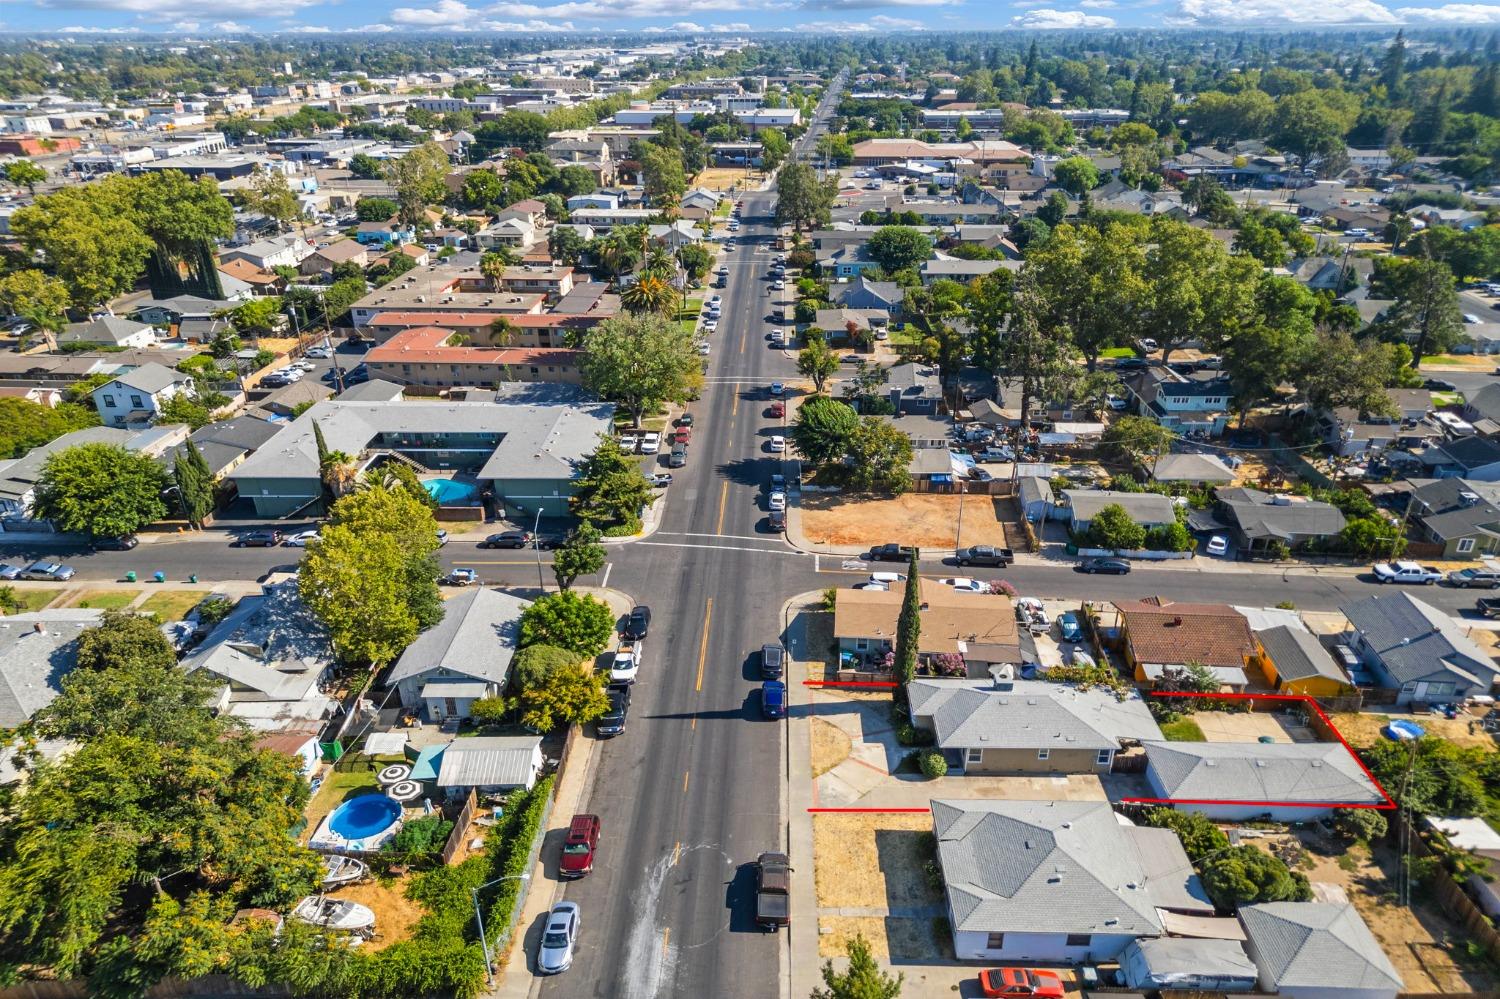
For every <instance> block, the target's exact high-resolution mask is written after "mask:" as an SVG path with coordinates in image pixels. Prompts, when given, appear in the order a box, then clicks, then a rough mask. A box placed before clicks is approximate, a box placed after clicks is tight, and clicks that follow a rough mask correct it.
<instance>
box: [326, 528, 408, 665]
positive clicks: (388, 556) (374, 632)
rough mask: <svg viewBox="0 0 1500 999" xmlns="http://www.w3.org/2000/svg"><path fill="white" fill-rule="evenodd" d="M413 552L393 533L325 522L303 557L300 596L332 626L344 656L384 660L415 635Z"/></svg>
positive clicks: (344, 659) (377, 662) (354, 661)
mask: <svg viewBox="0 0 1500 999" xmlns="http://www.w3.org/2000/svg"><path fill="white" fill-rule="evenodd" d="M408 565H409V555H408V553H407V552H406V550H405V549H404V548H403V547H402V546H401V543H400V542H399V541H398V540H397V539H396V538H395V537H394V536H393V535H390V534H384V533H375V532H371V533H359V532H358V531H356V530H355V529H353V528H351V527H349V526H347V525H342V524H339V525H327V526H325V527H324V528H323V529H322V530H321V531H320V537H319V541H318V543H317V544H316V545H313V546H310V547H309V548H308V549H307V552H306V554H304V555H303V557H302V567H301V571H300V573H299V575H298V586H299V592H300V593H301V595H302V600H303V602H304V603H306V604H307V606H308V608H309V609H310V610H311V611H312V612H313V614H315V615H316V616H317V618H318V620H320V621H322V622H323V625H324V627H326V628H327V629H328V634H329V639H330V641H331V642H332V644H333V648H334V652H335V653H336V654H337V655H338V657H339V659H340V661H342V662H345V663H350V664H358V663H373V664H375V665H377V666H378V665H383V664H385V663H389V662H391V661H393V660H394V659H395V658H396V657H397V656H399V655H400V654H401V652H402V650H403V649H405V648H406V647H407V646H408V645H410V644H411V641H412V639H414V638H416V637H417V632H418V630H419V628H418V624H417V618H416V615H415V614H414V613H413V611H412V608H411V607H410V605H409V603H408V599H407V597H408V594H407V587H406V574H407V571H408Z"/></svg>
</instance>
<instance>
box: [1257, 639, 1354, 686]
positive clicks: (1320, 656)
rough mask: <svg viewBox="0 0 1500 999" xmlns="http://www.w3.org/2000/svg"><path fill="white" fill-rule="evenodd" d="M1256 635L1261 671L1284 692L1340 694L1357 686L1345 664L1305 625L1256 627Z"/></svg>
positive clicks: (1272, 683)
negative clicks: (1335, 658)
mask: <svg viewBox="0 0 1500 999" xmlns="http://www.w3.org/2000/svg"><path fill="white" fill-rule="evenodd" d="M1255 637H1256V640H1257V641H1259V642H1260V647H1261V654H1260V667H1261V671H1262V672H1263V673H1264V674H1265V676H1266V681H1267V682H1268V683H1269V684H1270V685H1271V686H1273V687H1275V688H1276V689H1277V690H1279V691H1281V692H1282V693H1284V694H1307V695H1309V696H1311V697H1337V696H1338V695H1340V694H1347V693H1350V692H1352V691H1353V690H1354V683H1353V681H1351V680H1350V679H1349V677H1347V676H1345V675H1344V671H1343V668H1342V667H1340V666H1339V665H1338V664H1337V663H1335V662H1334V661H1333V656H1331V655H1329V652H1328V650H1327V649H1326V648H1324V647H1323V643H1322V642H1319V641H1318V639H1317V636H1315V635H1314V634H1313V633H1312V632H1310V631H1308V630H1307V629H1306V628H1303V627H1300V626H1296V627H1294V626H1292V625H1289V624H1283V625H1278V626H1277V627H1275V628H1266V629H1263V630H1257V631H1256V632H1255Z"/></svg>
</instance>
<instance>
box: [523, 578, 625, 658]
mask: <svg viewBox="0 0 1500 999" xmlns="http://www.w3.org/2000/svg"><path fill="white" fill-rule="evenodd" d="M614 631H615V615H614V612H613V611H611V610H610V609H609V605H608V604H606V603H604V602H603V601H601V600H599V599H598V598H596V597H592V596H589V595H587V594H579V593H575V592H573V591H572V590H563V591H561V592H559V593H549V594H547V595H546V596H544V597H539V598H538V599H536V600H534V601H532V603H531V606H529V607H527V608H526V609H525V610H524V611H522V612H521V636H520V644H521V645H522V646H527V645H536V644H542V645H554V646H556V647H558V648H560V649H567V650H568V651H570V652H574V653H577V654H578V656H580V657H582V658H592V657H593V656H597V655H598V654H599V653H601V652H603V651H604V648H605V646H607V645H608V644H609V639H610V636H611V635H613V634H614Z"/></svg>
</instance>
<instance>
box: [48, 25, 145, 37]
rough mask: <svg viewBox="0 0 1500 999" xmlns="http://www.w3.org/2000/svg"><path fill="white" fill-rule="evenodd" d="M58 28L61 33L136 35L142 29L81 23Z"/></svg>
mask: <svg viewBox="0 0 1500 999" xmlns="http://www.w3.org/2000/svg"><path fill="white" fill-rule="evenodd" d="M56 30H57V33H58V34H59V35H135V34H139V33H140V31H141V29H140V28H85V27H83V26H82V25H79V24H74V25H70V26H69V27H66V28H58V29H56Z"/></svg>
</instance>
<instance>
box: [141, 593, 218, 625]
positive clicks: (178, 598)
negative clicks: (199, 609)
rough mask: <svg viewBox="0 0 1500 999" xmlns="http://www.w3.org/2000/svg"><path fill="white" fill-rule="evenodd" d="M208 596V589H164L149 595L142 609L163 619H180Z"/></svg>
mask: <svg viewBox="0 0 1500 999" xmlns="http://www.w3.org/2000/svg"><path fill="white" fill-rule="evenodd" d="M206 596H208V591H207V590H162V591H160V592H159V593H153V594H151V596H149V597H147V598H146V600H145V602H144V603H142V604H141V606H140V610H142V611H143V612H145V613H147V614H155V615H156V616H157V618H158V619H159V620H162V621H180V620H182V618H183V616H184V615H185V614H187V612H188V611H190V610H192V609H193V608H194V607H196V606H198V601H200V600H202V599H203V598H204V597H206Z"/></svg>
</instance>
